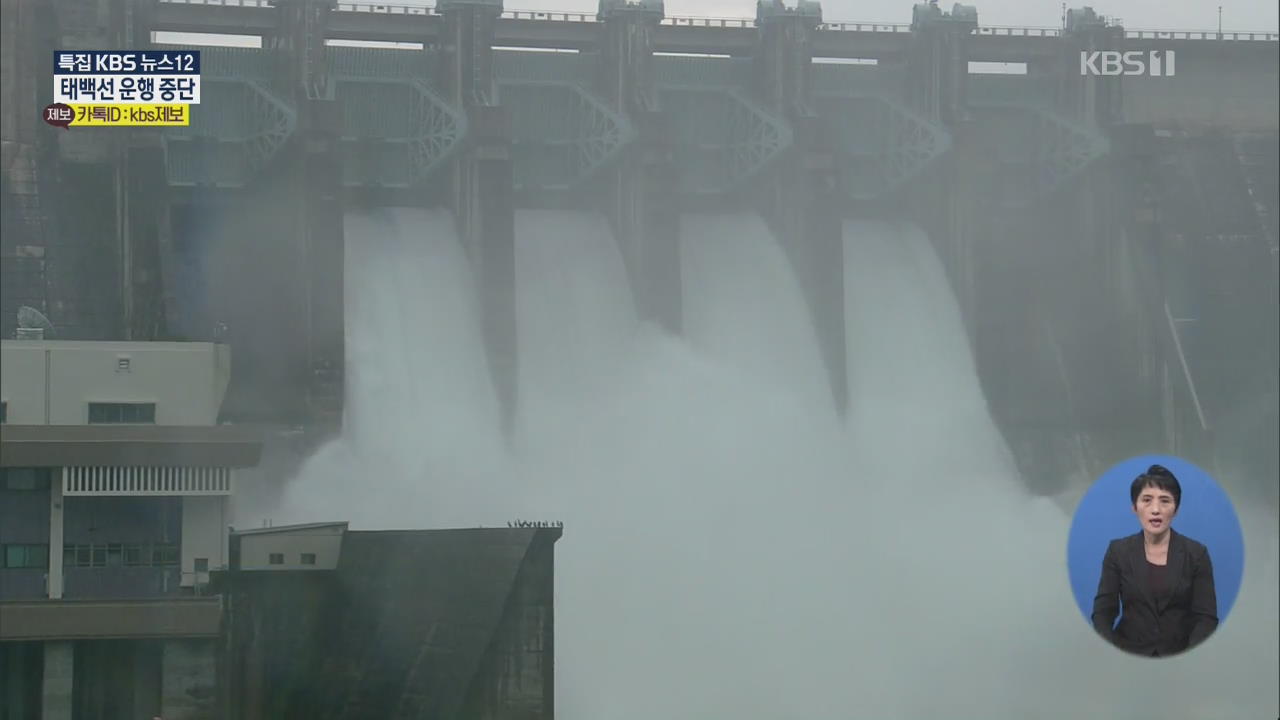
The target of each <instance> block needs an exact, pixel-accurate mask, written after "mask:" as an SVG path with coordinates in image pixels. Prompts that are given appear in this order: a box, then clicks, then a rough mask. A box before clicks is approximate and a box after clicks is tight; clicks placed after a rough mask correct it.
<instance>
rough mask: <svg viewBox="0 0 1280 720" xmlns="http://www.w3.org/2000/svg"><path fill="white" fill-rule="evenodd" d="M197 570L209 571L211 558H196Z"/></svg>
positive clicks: (201, 571) (200, 571)
mask: <svg viewBox="0 0 1280 720" xmlns="http://www.w3.org/2000/svg"><path fill="white" fill-rule="evenodd" d="M195 565H196V572H198V573H203V572H209V558H196V563H195Z"/></svg>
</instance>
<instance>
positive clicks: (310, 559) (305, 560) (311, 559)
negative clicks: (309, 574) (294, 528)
mask: <svg viewBox="0 0 1280 720" xmlns="http://www.w3.org/2000/svg"><path fill="white" fill-rule="evenodd" d="M302 564H303V565H315V564H316V554H315V553H302Z"/></svg>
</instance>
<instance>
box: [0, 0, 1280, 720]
mask: <svg viewBox="0 0 1280 720" xmlns="http://www.w3.org/2000/svg"><path fill="white" fill-rule="evenodd" d="M6 7H8V6H6ZM24 7H25V8H26V9H27V10H28V11H29V12H28V13H27V14H25V15H23V16H22V19H23V20H24V22H26V23H27V24H26V25H23V26H21V27H22V28H24V29H23V30H22V31H19V30H18V29H17V27H18V26H15V25H10V24H8V21H9V18H12V17H15V16H14V14H12V13H7V14H6V25H5V33H6V34H5V36H4V43H3V47H4V48H5V49H4V52H5V53H6V56H5V58H4V60H5V61H4V67H5V68H6V73H9V72H12V73H13V75H12V76H11V77H12V80H11V79H10V78H9V77H6V82H5V89H6V93H10V92H12V93H13V95H14V96H16V97H14V96H11V95H6V97H5V101H6V102H5V110H4V111H3V112H5V113H6V116H5V117H6V120H5V122H6V128H12V129H11V130H7V131H6V134H5V140H6V144H5V164H4V171H5V173H4V183H5V186H4V192H5V218H4V222H5V230H4V238H5V247H4V257H3V260H4V263H5V266H4V273H5V275H4V280H5V282H4V288H3V293H4V295H3V312H2V313H0V315H3V322H4V323H5V324H4V325H3V331H4V334H5V335H6V336H8V335H9V334H11V333H12V331H13V324H14V317H15V315H16V309H17V308H18V307H19V306H23V305H26V306H30V307H35V308H38V309H41V310H42V311H43V312H45V314H46V315H47V316H48V317H49V318H50V320H51V322H52V323H53V326H54V332H55V333H56V336H57V337H68V338H72V337H75V338H132V339H216V340H219V341H224V342H227V343H228V344H230V345H231V346H232V347H233V348H234V349H235V363H236V365H235V369H234V370H233V372H232V380H231V390H230V391H229V395H228V400H227V402H226V403H225V404H224V407H223V415H224V419H225V420H227V421H230V422H233V423H265V424H268V425H278V426H288V427H296V428H300V429H301V431H302V434H303V435H304V436H305V438H306V446H307V450H306V453H304V454H306V455H307V456H308V457H307V460H306V461H305V463H304V464H303V465H302V468H301V470H300V471H299V472H298V476H297V478H296V479H294V480H292V481H291V482H290V483H289V486H288V487H287V488H285V490H284V493H285V497H284V502H282V503H280V508H283V509H268V510H263V511H262V512H265V513H272V514H274V515H275V517H276V519H277V520H285V519H288V518H285V517H284V516H285V515H286V512H285V510H287V511H288V513H292V514H295V515H296V516H297V518H296V519H298V520H306V519H311V520H314V519H316V518H317V517H321V518H322V519H323V518H327V517H329V516H330V515H332V514H334V513H335V512H341V513H343V514H344V517H346V516H350V517H351V519H352V521H353V523H354V524H357V525H359V526H361V527H368V528H376V529H390V528H400V527H406V526H420V525H423V524H426V525H429V526H433V527H455V526H461V525H474V524H477V523H478V524H481V525H486V526H490V527H492V526H498V525H501V523H502V522H503V521H504V520H509V519H510V518H511V517H516V516H520V517H526V518H528V517H538V518H543V517H555V518H561V519H563V520H565V530H566V532H565V536H564V539H563V540H561V541H560V542H559V543H558V544H557V555H558V557H557V558H556V565H557V569H556V585H557V587H556V604H557V608H556V613H557V618H556V623H557V625H556V643H557V644H556V648H557V653H556V662H557V677H556V682H557V685H558V688H557V691H556V705H555V710H556V711H558V712H559V713H560V715H561V716H562V717H566V718H577V719H581V720H597V719H599V718H642V717H672V718H690V720H705V719H706V718H721V717H743V718H753V719H754V718H762V719H767V720H774V719H775V718H785V717H797V716H812V717H844V716H851V717H860V716H871V717H907V718H916V717H920V718H924V717H937V716H940V715H941V716H946V714H947V713H950V714H952V715H957V716H971V715H985V716H991V717H1009V718H1015V717H1017V718H1022V717H1037V716H1039V717H1054V718H1056V717H1064V718H1065V717H1079V716H1090V715H1094V716H1104V715H1106V716H1115V717H1133V718H1141V717H1147V716H1148V714H1149V713H1152V712H1163V713H1165V714H1173V715H1178V716H1180V717H1197V718H1216V717H1236V716H1246V715H1247V716H1257V715H1266V714H1269V713H1270V712H1272V710H1274V709H1275V708H1274V707H1273V706H1272V705H1271V704H1270V703H1272V702H1274V700H1273V697H1272V696H1273V695H1274V692H1271V691H1272V690H1273V689H1274V680H1273V678H1274V677H1275V675H1276V668H1277V664H1276V663H1277V651H1276V648H1275V646H1274V644H1272V643H1271V642H1270V638H1271V637H1274V635H1275V633H1274V632H1272V631H1268V630H1266V628H1267V627H1272V628H1273V629H1274V624H1275V612H1274V608H1275V595H1274V590H1273V589H1270V590H1267V589H1266V588H1274V587H1275V586H1276V582H1275V579H1276V577H1275V573H1276V568H1277V560H1276V558H1277V557H1280V555H1277V548H1276V545H1275V540H1274V537H1275V523H1274V508H1275V507H1276V502H1277V495H1278V494H1280V493H1277V487H1280V486H1278V485H1277V481H1276V478H1277V476H1278V475H1280V472H1278V471H1277V468H1276V466H1275V462H1276V457H1275V456H1276V453H1275V442H1276V441H1275V438H1276V437H1277V434H1278V432H1277V425H1276V423H1277V420H1276V405H1277V400H1276V398H1277V391H1276V379H1275V376H1274V368H1275V367H1276V364H1277V360H1276V358H1277V354H1276V353H1277V350H1276V333H1277V330H1276V328H1277V325H1278V324H1280V323H1277V318H1276V301H1275V298H1276V277H1277V266H1276V257H1277V253H1276V237H1277V227H1276V219H1277V217H1278V215H1277V210H1278V209H1277V201H1276V195H1277V182H1276V175H1277V157H1276V156H1277V134H1278V129H1277V121H1276V117H1277V91H1276V84H1277V83H1276V80H1277V46H1278V45H1280V42H1278V40H1277V37H1276V35H1275V33H1268V32H1260V33H1232V34H1228V35H1225V36H1219V35H1218V34H1216V33H1212V32H1209V33H1181V34H1173V33H1156V32H1152V31H1143V30H1137V29H1130V28H1124V27H1121V26H1118V25H1116V24H1115V23H1114V22H1111V21H1109V20H1107V19H1106V18H1103V17H1101V16H1099V15H1097V14H1096V13H1094V12H1092V11H1085V10H1083V9H1082V10H1078V11H1073V12H1072V14H1071V15H1070V17H1069V21H1068V22H1066V23H1064V26H1063V27H1062V28H1054V29H1032V28H994V27H989V26H984V25H983V24H982V23H981V22H980V20H981V16H980V15H979V14H978V13H977V12H976V11H974V10H972V9H971V8H965V7H963V6H961V7H955V8H952V9H951V10H949V11H945V10H940V9H938V8H936V7H933V6H928V5H924V6H921V7H918V8H917V9H916V11H915V13H914V15H913V17H912V18H911V22H910V23H909V24H907V23H904V24H901V25H869V24H861V25H860V24H856V23H832V22H828V21H827V20H826V19H825V18H823V17H822V12H821V8H820V7H819V6H817V5H816V4H810V3H803V4H801V5H799V6H797V7H779V6H778V5H775V4H772V3H762V4H761V5H760V6H758V9H757V16H756V18H755V19H754V20H747V21H742V20H708V19H686V18H672V17H666V16H665V14H664V12H663V8H662V6H661V5H660V4H656V3H640V4H622V3H611V2H604V3H602V4H601V6H600V8H599V11H598V12H597V13H596V14H595V15H581V14H570V13H536V14H535V13H523V12H512V11H507V10H505V9H504V8H503V7H502V6H501V5H500V4H496V3H488V2H479V3H473V2H441V3H440V4H439V5H438V6H437V7H435V8H433V9H431V10H430V11H415V9H413V8H407V7H397V6H394V5H360V4H350V3H332V2H316V1H311V2H302V1H299V0H293V1H288V0H281V1H280V2H265V1H263V2H258V1H256V0H243V1H241V2H165V1H160V2H155V1H148V2H132V3H124V4H114V3H106V2H100V3H93V2H88V3H66V4H62V3H54V4H52V5H50V6H45V5H42V4H38V3H26V4H24ZM418 10H420V9H418ZM15 22H16V21H15ZM153 32H184V33H202V32H204V33H230V34H236V35H248V36H252V37H254V38H260V40H257V41H256V42H257V44H258V45H259V46H258V47H244V48H239V47H236V48H231V47H207V46H206V47H203V48H202V52H203V53H204V54H203V62H204V78H203V80H204V83H205V101H204V103H202V105H201V106H199V107H197V108H195V109H194V112H193V120H192V125H191V126H190V127H189V128H172V129H166V130H164V131H150V130H136V131H130V132H129V133H128V134H127V135H125V134H123V133H114V132H112V131H103V130H73V131H71V132H62V131H59V130H55V129H53V128H47V127H43V126H40V125H39V124H38V118H37V117H36V116H35V114H34V113H28V114H26V115H22V114H20V113H18V112H17V111H16V110H15V111H10V110H9V108H32V109H34V108H37V107H40V106H42V104H43V102H44V98H45V95H44V93H46V92H47V88H48V87H49V86H50V85H51V82H49V78H48V76H47V75H46V74H45V73H47V71H48V68H47V67H46V66H47V53H46V52H45V50H47V48H48V47H55V46H65V47H73V46H74V47H124V46H131V47H135V46H141V45H143V44H145V43H146V42H147V41H148V39H149V38H150V37H151V33H153ZM352 41H379V42H395V43H402V44H408V45H411V46H410V47H404V48H379V47H352V46H350V45H349V43H350V42H352ZM1111 49H1114V50H1117V51H1127V50H1139V51H1142V52H1148V51H1155V50H1158V51H1162V52H1163V51H1172V52H1175V53H1176V56H1177V58H1178V60H1177V74H1176V75H1174V76H1173V77H1144V76H1136V77H1130V76H1123V77H1095V76H1087V75H1082V74H1080V61H1079V57H1080V53H1081V52H1082V51H1089V52H1092V51H1094V50H1103V51H1105V50H1111ZM9 53H12V55H10V54H9ZM11 59H12V60H16V62H11ZM990 63H998V64H1002V65H1005V66H1010V67H1011V68H1013V69H1017V70H1021V71H1025V72H1006V73H987V72H983V68H982V67H981V66H982V65H983V64H990ZM10 68H12V70H10ZM24 69H25V71H24ZM11 100H14V102H10V101H11ZM23 112H25V111H23ZM71 208H74V209H75V211H76V212H74V213H71V212H68V210H69V209H71ZM10 238H13V240H10ZM1152 449H1156V450H1160V451H1166V452H1171V453H1176V454H1179V455H1182V456H1184V457H1187V458H1188V459H1191V460H1193V461H1195V462H1197V463H1198V464H1200V465H1201V466H1203V467H1206V468H1211V469H1213V470H1214V471H1215V472H1217V473H1220V476H1221V478H1222V482H1223V483H1224V484H1225V485H1226V486H1227V487H1228V490H1229V491H1231V492H1232V496H1233V498H1236V499H1237V504H1238V505H1240V506H1247V507H1248V509H1247V510H1246V511H1244V512H1242V522H1243V524H1244V526H1245V532H1246V536H1247V537H1248V538H1250V545H1249V548H1248V552H1249V557H1250V560H1249V562H1250V565H1249V569H1248V571H1247V573H1246V589H1245V591H1244V592H1243V593H1242V597H1243V598H1246V599H1244V600H1242V602H1241V604H1240V606H1239V608H1238V610H1237V611H1236V614H1235V615H1233V617H1232V618H1231V619H1230V621H1228V623H1227V624H1226V625H1225V626H1224V628H1223V630H1222V631H1221V635H1220V637H1218V638H1215V639H1217V640H1220V642H1219V643H1217V644H1216V646H1206V647H1205V648H1204V649H1203V654H1201V653H1197V655H1196V657H1195V658H1193V659H1188V661H1187V662H1186V663H1183V664H1182V665H1181V666H1175V665H1160V666H1158V667H1157V666H1150V667H1147V666H1143V667H1141V668H1139V667H1138V666H1136V665H1133V664H1131V663H1127V662H1126V661H1127V660H1128V659H1127V658H1122V657H1111V656H1109V655H1106V656H1104V655H1103V654H1102V652H1101V651H1099V650H1097V649H1096V648H1094V646H1093V645H1092V644H1091V643H1093V642H1094V641H1095V638H1093V637H1091V636H1089V635H1088V634H1087V633H1086V632H1085V626H1084V625H1083V624H1082V621H1081V619H1080V618H1079V617H1078V614H1077V613H1076V610H1075V608H1074V607H1069V600H1068V598H1067V595H1066V590H1065V588H1066V581H1065V572H1063V571H1062V570H1061V565H1062V560H1061V555H1062V543H1063V538H1065V532H1066V528H1065V522H1066V521H1065V518H1064V512H1063V510H1064V507H1066V506H1067V505H1069V503H1070V501H1071V499H1072V493H1073V492H1078V490H1079V487H1078V485H1079V483H1081V482H1085V483H1087V482H1088V481H1089V480H1091V479H1092V478H1093V477H1095V476H1096V475H1097V473H1098V472H1100V471H1101V470H1102V469H1104V468H1105V467H1107V466H1108V465H1110V464H1111V463H1113V462H1115V461H1116V460H1118V459H1120V458H1123V457H1126V456H1128V455H1132V454H1137V453H1140V452H1148V451H1151V450H1152ZM922 498H923V499H922ZM886 509H889V510H892V511H893V512H889V511H887V510H886ZM904 518H905V519H904ZM975 526H978V527H975ZM958 537H963V539H964V542H965V544H964V545H963V546H961V545H959V544H958V541H954V544H953V539H954V538H958ZM1010 537H1019V538H1023V540H1024V541H1023V542H1018V543H1009V542H1008V538H1010ZM940 552H941V553H943V554H951V555H953V556H954V555H955V554H956V553H960V552H963V553H966V554H970V555H978V556H981V557H985V558H988V560H989V566H988V567H985V568H983V569H982V570H980V571H978V572H977V576H978V577H979V579H980V582H974V581H973V579H972V578H971V577H967V576H965V575H964V573H963V572H961V570H960V569H957V568H955V567H952V566H949V565H946V564H945V563H939V562H937V557H938V553H940ZM939 584H941V585H943V586H945V587H947V588H949V592H951V593H953V594H954V595H955V597H956V598H957V599H956V602H955V607H953V608H949V609H940V608H937V607H935V606H933V605H932V603H931V600H930V599H931V598H932V597H934V595H933V594H932V593H934V592H935V591H936V587H937V586H938V585H939ZM1059 586H1061V587H1059ZM867 588H873V589H875V590H877V591H879V590H881V589H882V588H894V589H895V590H894V591H893V592H888V593H884V592H866V589H867ZM396 599H397V601H398V602H399V603H401V604H403V605H406V606H407V605H408V604H409V603H405V602H404V601H403V600H404V596H403V595H400V596H397V598H396ZM906 617H910V618H912V620H911V622H907V621H906V620H905V619H904V618H906ZM957 626H964V628H965V629H964V630H962V631H957V630H956V627H957ZM415 631H416V630H415ZM1077 631H1078V632H1077ZM380 632H383V633H385V634H386V636H393V635H394V632H393V631H392V630H391V629H384V630H381V631H380ZM993 634H1000V635H1001V636H1003V634H1008V635H1010V636H1012V637H1013V638H1014V640H1013V641H1010V642H1007V643H1000V642H992V636H993ZM380 637H381V636H380ZM400 641H401V642H402V644H403V645H404V646H405V647H404V648H401V650H403V651H404V654H405V656H406V657H412V655H413V652H414V651H416V650H417V649H418V648H419V647H422V648H434V647H435V646H434V645H432V644H431V640H430V638H429V637H425V636H424V637H407V636H406V637H402V638H400ZM869 648H876V651H875V652H871V651H869V650H868V649H869ZM956 658H962V659H963V662H955V659H956ZM1175 662H1181V660H1179V661H1175ZM1063 677H1069V678H1070V682H1063V681H1062V678H1063ZM920 678H945V680H940V681H938V682H935V683H932V684H930V686H929V687H928V688H925V689H921V688H920V686H919V684H918V682H917V681H918V680H919V679H920ZM1206 678H1208V679H1207V680H1206ZM374 679H377V678H374ZM1143 683H1151V684H1158V683H1164V684H1169V685H1170V686H1172V687H1176V688H1177V690H1176V691H1171V692H1169V693H1167V694H1166V695H1164V696H1161V697H1160V698H1158V699H1155V700H1153V699H1151V698H1149V697H1145V696H1141V694H1140V693H1134V692H1133V687H1135V686H1141V685H1142V684H1143ZM374 684H375V683H373V682H372V681H370V685H374ZM1199 684H1209V685H1213V686H1214V687H1215V688H1216V691H1215V692H1214V693H1206V694H1204V695H1195V693H1193V692H1192V689H1193V688H1194V687H1197V686H1198V685H1199ZM378 687H381V685H378ZM401 692H402V693H403V694H404V695H406V696H407V695H409V693H408V689H402V690H401ZM383 699H384V700H385V702H386V703H388V704H390V705H395V704H396V702H397V701H399V702H406V701H404V700H403V698H398V697H397V696H396V695H395V694H394V691H390V692H389V693H388V695H387V696H386V697H385V698H383ZM1233 713H1235V714H1233ZM333 716H334V717H346V716H349V717H359V716H360V715H359V713H358V712H354V711H352V712H349V713H348V714H347V715H342V714H341V713H334V714H333ZM396 716H397V717H398V716H399V715H396ZM406 716H407V715H406ZM540 717H541V716H540Z"/></svg>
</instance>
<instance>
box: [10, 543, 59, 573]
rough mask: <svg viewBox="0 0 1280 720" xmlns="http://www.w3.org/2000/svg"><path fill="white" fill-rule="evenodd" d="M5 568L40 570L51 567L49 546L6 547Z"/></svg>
mask: <svg viewBox="0 0 1280 720" xmlns="http://www.w3.org/2000/svg"><path fill="white" fill-rule="evenodd" d="M4 567H6V568H11V569H16V568H40V569H44V568H47V567H49V546H48V545H5V546H4Z"/></svg>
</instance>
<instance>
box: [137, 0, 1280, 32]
mask: <svg viewBox="0 0 1280 720" xmlns="http://www.w3.org/2000/svg"><path fill="white" fill-rule="evenodd" d="M159 1H160V2H161V3H166V4H170V5H216V6H223V7H246V8H269V7H273V2H274V0H159ZM336 9H337V11H338V12H363V13H380V14H384V15H437V14H439V13H438V12H437V11H436V8H435V7H434V6H431V5H398V4H382V3H369V2H339V3H338V4H337V6H336ZM502 17H503V18H504V19H508V20H546V21H551V22H579V23H594V22H596V15H595V13H582V12H553V11H539V10H504V11H503V12H502ZM660 22H661V24H662V25H665V26H668V27H708V28H754V27H755V26H756V21H755V20H754V19H752V18H743V17H738V18H713V17H673V16H669V17H664V18H662V20H661V21H660ZM818 29H819V30H828V31H834V32H887V33H907V32H911V25H909V24H904V23H867V22H828V23H821V24H819V25H818ZM974 32H975V34H977V35H985V36H994V37H1060V36H1061V35H1062V32H1063V31H1062V28H1051V27H1011V26H1000V25H985V26H982V27H979V28H977V29H976V30H975V31H974ZM1124 36H1125V37H1126V38H1129V39H1134V40H1224V41H1225V40H1238V41H1250V40H1253V41H1264V42H1276V41H1280V33H1274V32H1241V31H1232V32H1218V31H1215V30H1125V31H1124Z"/></svg>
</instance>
